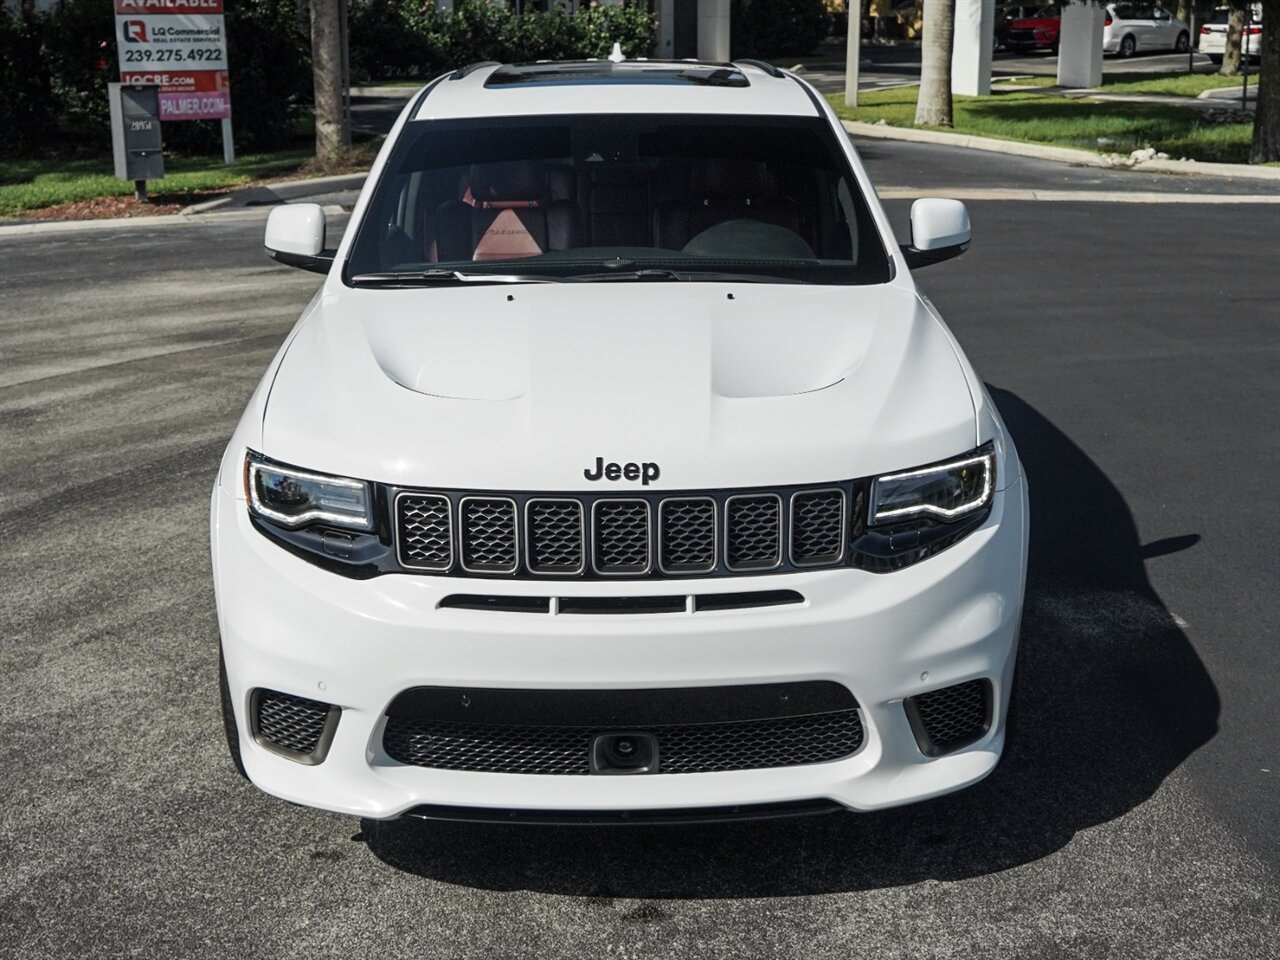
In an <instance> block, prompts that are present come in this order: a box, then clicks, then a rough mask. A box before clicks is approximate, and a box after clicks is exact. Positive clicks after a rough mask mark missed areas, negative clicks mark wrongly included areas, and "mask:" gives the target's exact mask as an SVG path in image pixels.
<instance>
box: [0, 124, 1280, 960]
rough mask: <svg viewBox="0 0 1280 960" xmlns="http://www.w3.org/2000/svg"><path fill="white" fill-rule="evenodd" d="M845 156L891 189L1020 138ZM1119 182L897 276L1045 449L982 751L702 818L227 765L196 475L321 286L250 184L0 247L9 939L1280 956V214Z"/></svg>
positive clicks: (184, 953)
mask: <svg viewBox="0 0 1280 960" xmlns="http://www.w3.org/2000/svg"><path fill="white" fill-rule="evenodd" d="M867 150H868V160H869V163H870V165H871V166H872V169H873V174H874V175H876V176H878V177H879V178H880V182H881V183H884V184H886V185H898V186H902V185H918V186H919V185H927V186H938V187H939V188H945V187H947V186H952V187H957V188H965V187H972V186H974V185H983V184H986V183H987V182H988V180H987V179H986V178H989V177H990V176H991V170H992V168H993V167H994V166H995V165H996V164H997V162H998V163H1000V164H1004V163H1006V162H1007V161H1009V160H1011V159H1012V158H1000V160H999V161H996V160H995V159H994V158H992V157H990V156H986V155H982V156H974V155H973V154H967V153H966V152H964V151H955V154H954V155H950V154H947V153H946V152H945V151H946V148H929V147H921V146H918V145H895V144H874V145H870V146H868V147H867ZM932 151H936V152H932ZM1034 163H1039V161H1035V162H1034ZM1009 170H1010V171H1013V172H1010V173H1008V174H1007V175H1008V176H1017V177H1025V178H1026V182H1027V183H1028V184H1035V183H1037V182H1038V181H1037V180H1036V177H1037V172H1036V169H1035V168H1034V167H1031V166H1025V167H1024V166H1020V165H1017V164H1015V165H1013V166H1010V167H1009ZM944 175H945V177H944ZM1075 175H1076V173H1075V172H1070V171H1066V170H1064V168H1061V167H1057V166H1056V165H1049V164H1046V165H1045V168H1044V170H1043V172H1042V179H1043V178H1045V177H1054V176H1066V177H1074V176H1075ZM1080 175H1081V176H1086V177H1094V176H1098V175H1100V173H1099V172H1098V171H1093V170H1089V171H1083V172H1080ZM1117 176H1123V177H1132V176H1134V175H1133V174H1124V173H1121V174H1117ZM1117 182H1120V183H1122V182H1123V181H1117ZM1090 189H1093V188H1092V187H1090ZM1143 189H1144V190H1145V189H1147V187H1145V186H1144V188H1143ZM1254 189H1256V185H1255V187H1254ZM939 192H943V193H945V190H942V189H940V191H939ZM336 199H339V200H340V199H342V198H341V197H338V198H336ZM1122 199H1123V198H1122V197H1121V196H1119V195H1118V196H1117V198H1116V200H1115V201H1114V202H1109V203H1099V202H1088V203H1083V202H1081V203H1076V202H1058V203H1023V202H990V201H981V200H979V201H973V202H970V204H969V207H970V211H971V214H972V219H973V224H974V235H975V240H974V245H973V248H972V249H971V251H970V252H969V253H968V254H966V255H965V256H964V257H962V258H960V259H958V260H955V261H951V262H948V263H945V264H940V265H937V266H934V267H931V268H928V269H926V270H923V271H921V272H920V274H919V279H920V281H921V283H922V285H923V287H924V288H925V290H926V292H927V293H928V294H929V295H930V296H931V298H932V299H933V300H934V302H935V303H936V304H937V306H938V307H939V309H940V310H941V311H942V313H943V315H944V316H946V317H947V318H948V321H949V322H950V324H951V325H952V327H953V329H954V330H955V331H956V334H957V336H958V337H959V339H960V340H961V342H962V344H963V345H964V347H965V349H966V351H967V352H968V354H969V356H970V357H971V358H972V360H973V361H974V364H975V366H976V367H977V369H978V371H979V373H980V374H981V375H982V376H983V377H984V378H985V379H986V380H987V381H988V383H989V384H990V385H991V388H992V390H993V394H994V396H995V399H996V402H997V404H998V405H999V407H1000V409H1001V411H1002V413H1003V414H1004V417H1005V419H1006V421H1007V422H1008V424H1009V427H1010V430H1011V431H1012V433H1013V436H1014V437H1015V439H1016V441H1017V443H1018V445H1019V448H1020V450H1021V452H1022V456H1023V459H1024V461H1025V463H1026V466H1027V470H1028V474H1029V479H1030V489H1031V496H1032V515H1033V533H1032V569H1031V575H1030V582H1029V584H1028V604H1027V613H1026V620H1025V623H1024V640H1023V642H1024V664H1023V667H1022V669H1023V671H1024V677H1025V680H1024V682H1025V684H1026V686H1025V688H1024V700H1023V704H1022V707H1021V714H1020V726H1019V736H1018V739H1017V741H1016V742H1015V744H1014V746H1013V747H1012V749H1011V750H1010V752H1009V754H1008V756H1007V758H1006V760H1005V762H1004V763H1003V764H1002V765H1001V767H1000V768H999V769H998V770H997V771H996V773H995V774H994V775H993V776H992V777H990V778H989V779H988V780H986V781H984V782H983V783H981V784H979V785H978V786H976V787H974V788H971V789H969V790H967V791H964V792H962V793H959V794H956V795H954V796H951V797H947V798H943V799H940V800H936V801H932V802H929V803H926V804H921V805H918V806H915V807H910V808H904V809H901V810H896V811H889V812H885V813H880V814H874V815H841V814H837V815H829V816H824V817H819V818H813V819H809V820H802V821H792V822H777V823H766V824H737V825H726V826H717V827H693V828H653V827H648V828H646V827H622V828H612V829H591V828H579V829H560V828H556V829H549V828H515V827H477V826H442V825H420V824H414V823H408V824H380V823H374V822H360V821H357V820H353V819H348V818H342V817H336V816H331V815H327V814H323V813H318V812H315V811H311V810H307V809H302V808H298V807H293V806H290V805H288V804H285V803H282V802H280V801H277V800H274V799H273V798H271V797H268V796H266V795H265V794H262V793H260V792H258V791H257V790H256V789H254V788H253V787H251V786H249V785H248V784H246V783H244V782H243V781H241V780H240V779H239V778H238V777H237V776H236V775H235V773H234V772H233V771H232V768H231V765H230V763H229V761H228V759H227V756H226V752H225V747H224V745H223V742H222V735H221V728H220V722H219V718H218V707H217V687H216V675H217V673H216V672H217V642H218V638H217V623H216V617H215V614H214V607H213V596H212V587H211V583H210V573H209V560H208V530H207V510H208V495H209V489H210V486H211V484H212V482H213V476H214V472H215V470H216V468H217V461H218V458H219V455H220V453H221V450H222V447H223V445H224V444H225V442H226V440H227V438H228V436H229V435H230V433H231V430H232V428H233V426H234V424H235V421H236V419H237V418H238V416H239V414H240V412H241V410H242V409H243V406H244V404H245V402H246V400H247V398H248V396H249V394H250V392H251V391H252V390H253V389H254V386H255V385H256V383H257V380H258V379H259V377H260V376H261V374H262V371H263V370H264V368H265V367H266V365H267V363H268V361H269V359H270V357H271V356H272V354H273V353H274V351H275V350H276V349H277V348H278V346H279V345H280V343H281V341H282V339H283V337H284V335H285V333H286V332H287V330H288V329H289V327H290V326H291V325H292V323H293V320H294V318H295V317H296V315H297V313H298V312H299V310H300V309H301V308H302V306H303V305H304V304H305V303H306V301H307V300H308V298H309V297H310V296H311V295H312V294H313V293H314V291H315V290H316V288H317V286H318V283H319V280H318V278H316V277H314V276H313V275H311V274H307V273H303V272H300V271H296V270H290V269H288V268H285V267H281V266H278V265H274V264H272V263H271V262H269V261H268V260H266V258H265V257H264V256H263V255H262V250H261V230H262V226H263V218H262V217H258V216H254V215H247V216H235V217H225V218H223V219H217V218H216V217H206V218H203V219H201V220H196V221H193V222H191V223H189V224H181V225H177V226H165V227H163V228H162V227H158V226H157V227H151V226H147V225H139V224H129V225H124V226H121V227H120V228H119V229H118V230H117V229H110V228H109V229H106V230H94V231H83V232H81V231H76V230H64V231H56V232H42V233H33V234H30V235H25V236H15V235H5V236H0V356H2V357H3V364H2V365H0V449H3V451H4V454H3V458H0V533H2V534H3V542H4V544H5V546H6V548H7V549H6V550H5V551H4V552H3V554H2V555H0V582H2V583H3V585H4V588H3V592H2V594H0V623H2V624H3V631H0V675H2V676H3V677H4V678H5V682H4V684H3V685H0V765H2V768H3V769H4V770H5V771H6V774H7V775H6V776H5V778H4V779H3V781H0V809H2V810H3V811H4V815H3V820H2V824H3V826H2V830H0V867H2V869H0V956H6V957H8V956H12V957H23V958H26V957H33V958H34V957H41V958H43V957H59V958H62V957H95V958H99V957H118V956H119V957H123V956H146V957H150V956H174V957H210V958H214V957H216V958H222V957H237V958H241V957H244V958H250V957H272V958H275V957H279V956H281V955H296V956H304V957H309V958H310V957H414V958H421V957H432V958H455V957H457V958H461V957H486V958H488V957H494V958H507V957H527V956H538V957H548V958H551V957H591V958H602V957H646V958H647V957H655V958H657V957H664V958H665V957H677V956H691V957H695V956H696V957H717V958H718V957H724V958H735V960H736V958H756V957H759V958H775V957H804V958H827V957H830V958H840V960H847V958H856V957H863V956H865V957H877V958H886V957H887V958H897V957H901V958H908V957H909V958H924V957H939V958H941V957H947V958H951V957H965V958H969V957H973V958H986V957H993V956H999V957H1017V958H1024V957H1025V958H1059V957H1061V958H1066V957H1098V958H1112V957H1124V958H1148V957H1150V958H1157V957H1160V958H1164V957H1174V958H1212V960H1222V958H1231V960H1237V958H1270V957H1274V956H1275V955H1276V952H1275V943H1276V940H1275V929H1276V927H1277V920H1278V919H1280V918H1278V917H1277V904H1280V829H1278V827H1277V822H1276V820H1277V818H1276V812H1277V810H1280V780H1278V778H1280V755H1278V750H1277V746H1276V743H1277V737H1276V732H1277V731H1278V730H1280V700H1278V699H1277V697H1276V696H1275V685H1276V682H1277V679H1278V678H1280V642H1277V641H1278V640H1280V638H1278V637H1277V630H1276V621H1277V616H1276V614H1277V611H1276V601H1275V592H1274V585H1275V583H1276V582H1277V580H1278V579H1280V569H1278V568H1280V551H1277V550H1276V548H1275V544H1276V542H1277V539H1280V529H1278V528H1280V520H1278V519H1277V515H1276V511H1275V510H1274V509H1273V508H1272V506H1271V505H1273V504H1274V501H1275V493H1274V477H1275V476H1276V475H1277V472H1280V453H1278V451H1277V446H1276V443H1275V424H1276V423H1277V422H1278V421H1280V377H1277V360H1278V359H1280V357H1278V353H1280V349H1278V348H1280V337H1277V322H1278V319H1280V315H1278V314H1277V309H1276V304H1277V302H1280V276H1278V273H1277V270H1276V266H1277V262H1278V258H1280V251H1278V250H1277V237H1280V207H1277V206H1262V205H1243V206H1231V205H1223V206H1214V205H1207V206H1196V207H1188V206H1183V205H1174V204H1169V205H1161V204H1130V203H1124V202H1122ZM888 206H889V209H890V213H891V216H892V218H893V219H894V222H895V224H896V225H897V226H898V229H899V231H900V236H905V223H906V216H907V211H908V209H909V204H908V203H906V202H903V201H890V202H889V204H888ZM341 226H342V224H341V220H339V221H338V223H337V224H336V228H335V230H334V233H333V235H334V236H336V233H337V231H338V230H340V229H341ZM785 322H786V321H785V319H784V318H782V319H780V320H779V323H780V324H785Z"/></svg>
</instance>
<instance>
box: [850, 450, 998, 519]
mask: <svg viewBox="0 0 1280 960" xmlns="http://www.w3.org/2000/svg"><path fill="white" fill-rule="evenodd" d="M995 471H996V461H995V452H994V449H993V447H992V445H991V444H990V443H987V444H985V445H983V446H982V447H979V448H978V449H977V450H976V451H974V452H973V453H971V454H967V455H966V456H963V457H959V458H957V459H955V460H948V461H945V462H943V463H937V464H933V465H931V466H928V467H921V468H919V469H918V470H907V471H905V472H903V473H888V474H885V475H884V476H880V477H876V479H875V481H874V482H873V483H872V484H871V509H870V523H871V525H872V526H876V525H878V524H889V523H902V522H903V521H909V520H913V519H927V520H941V521H944V522H947V523H949V522H951V521H953V520H959V519H961V518H963V517H967V516H970V515H971V514H974V513H976V512H978V511H979V510H981V509H983V508H984V507H985V506H986V505H987V504H989V503H990V502H991V493H992V491H993V490H994V489H995Z"/></svg>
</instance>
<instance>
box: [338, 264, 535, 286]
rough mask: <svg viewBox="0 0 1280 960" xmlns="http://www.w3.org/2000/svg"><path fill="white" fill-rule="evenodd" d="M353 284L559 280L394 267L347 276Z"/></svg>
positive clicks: (439, 283)
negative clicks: (394, 268)
mask: <svg viewBox="0 0 1280 960" xmlns="http://www.w3.org/2000/svg"><path fill="white" fill-rule="evenodd" d="M351 282H352V283H353V284H354V285H355V286H357V287H429V286H436V285H443V284H450V283H559V282H560V279H559V278H558V277H547V276H541V275H538V274H525V273H463V272H462V271H461V270H444V269H441V268H432V269H430V270H395V271H390V272H386V273H360V274H357V275H356V276H354V277H352V278H351Z"/></svg>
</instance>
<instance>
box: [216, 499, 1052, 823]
mask: <svg viewBox="0 0 1280 960" xmlns="http://www.w3.org/2000/svg"><path fill="white" fill-rule="evenodd" d="M1026 540H1027V508H1026V499H1025V486H1024V484H1023V482H1022V481H1021V480H1019V481H1016V482H1015V483H1013V484H1012V485H1011V486H1009V487H1008V488H1006V489H1005V490H1004V491H1001V492H998V493H997V494H996V496H995V501H994V504H993V507H992V511H991V515H990V516H989V517H988V519H987V520H986V522H985V523H984V524H983V526H982V527H980V528H979V529H978V530H976V531H975V532H974V533H972V534H971V535H969V536H968V537H966V538H965V539H964V540H962V541H960V542H959V543H957V544H956V545H954V546H952V547H950V548H949V549H947V550H944V551H943V552H942V553H940V554H938V555H936V556H934V557H931V558H929V559H927V560H925V561H922V562H920V563H917V564H916V565H914V566H912V567H908V568H906V569H904V570H900V571H897V572H895V573H891V574H873V573H867V572H863V571H859V570H854V569H837V570H823V571H814V572H808V573H796V574H785V575H772V576H761V577H741V578H736V579H735V580H734V581H733V583H732V588H733V589H741V590H743V591H752V590H778V589H793V590H797V591H799V592H800V593H801V594H802V595H803V596H804V598H805V602H804V603H802V604H795V605H789V606H780V607H771V608H761V609H746V610H724V611H717V612H703V613H698V614H687V613H663V614H638V615H631V616H619V615H576V616H564V615H549V614H526V613H506V612H496V611H490V610H481V611H477V610H461V609H439V608H438V606H437V605H438V603H439V601H440V599H441V598H442V597H444V596H445V595H446V594H450V593H457V592H465V591H467V590H468V589H470V588H471V584H469V582H468V581H465V580H459V579H457V578H447V577H433V576H417V575H386V576H381V577H377V578H374V579H372V580H365V581H357V580H349V579H346V578H343V577H341V576H337V575H335V574H332V573H328V572H326V571H324V570H322V569H320V568H318V567H316V566H313V565H312V564H310V563H308V562H306V561H304V560H302V559H299V558H298V557H295V556H293V555H291V554H289V553H287V552H286V551H284V550H282V549H281V548H280V547H279V546H277V545H276V544H275V543H273V542H272V541H270V540H268V539H267V538H266V537H264V536H263V535H262V534H260V533H258V532H257V531H256V530H254V529H253V527H252V525H251V524H250V522H249V518H248V514H247V511H246V510H245V508H244V503H243V502H242V501H240V500H237V499H235V498H234V497H233V496H232V495H230V494H229V493H228V492H227V491H225V490H224V489H222V488H221V487H215V490H214V496H213V504H212V542H213V561H214V563H213V566H214V579H215V589H216V594H217V602H218V618H219V625H220V628H221V632H222V646H223V653H224V656H225V659H226V666H227V675H228V679H229V684H230V690H231V697H232V703H233V705H234V709H235V712H236V719H237V722H238V725H239V729H240V738H241V742H240V749H241V756H242V759H243V763H244V766H245V770H246V772H247V773H248V774H249V776H250V778H251V779H252V780H253V782H254V783H255V784H257V785H258V786H259V787H261V788H262V789H263V790H265V791H267V792H268V793H271V794H274V795H275V796H278V797H282V798H284V799H286V800H290V801H293V802H296V803H301V804H306V805H308V806H314V807H320V808H323V809H326V810H332V811H336V812H340V813H346V814H352V815H357V816H364V817H372V818H390V817H396V816H400V815H402V814H404V813H406V812H408V811H410V810H412V809H414V808H416V807H419V806H423V805H431V806H442V807H466V808H483V809H503V808H506V809H517V810H525V811H538V810H575V811H617V810H633V811H646V810H649V811H657V810H670V809H673V808H715V807H728V806H739V805H747V804H786V803H793V802H797V801H811V800H821V799H828V800H834V801H835V802H837V803H840V804H842V805H843V806H845V807H849V808H852V809H856V810H874V809H878V808H883V807H890V806H896V805H899V804H903V803H910V802H913V801H917V800H923V799H926V798H928V797H933V796H937V795H940V794H944V793H948V792H951V791H953V790H957V789H960V788H961V787H964V786H967V785H969V784H971V783H974V782H976V781H978V780H980V779H982V778H983V777H984V776H986V775H987V774H988V773H990V772H991V770H992V769H994V767H995V765H996V763H997V762H998V760H999V757H1000V752H1001V749H1002V746H1003V742H1004V715H1005V710H1006V707H1007V703H1008V695H1009V689H1010V684H1011V682H1012V679H1013V663H1014V654H1015V651H1016V647H1017V642H1018V625H1019V621H1020V617H1021V606H1022V592H1023V583H1024V576H1025V569H1026ZM549 586H550V585H549V584H545V583H544V584H530V583H528V582H515V581H497V580H487V581H485V582H484V589H485V590H486V592H489V593H503V594H510V595H525V594H532V593H547V592H549V591H548V589H547V588H548V587H549ZM727 586H729V585H727V584H726V583H725V581H724V580H719V581H716V582H714V584H709V583H707V582H705V581H698V580H696V579H695V580H687V581H683V582H679V581H656V582H644V583H640V582H630V583H627V584H620V583H608V582H605V583H601V582H592V583H567V582H560V583H556V584H555V589H554V592H556V593H558V594H560V595H562V596H584V597H587V596H590V597H598V596H618V595H622V594H626V595H629V596H638V595H646V594H653V595H669V594H671V593H673V592H680V593H698V592H701V591H712V590H714V591H716V592H723V591H724V590H725V589H726V587H727ZM977 678H984V679H986V680H988V681H990V683H991V684H992V689H993V697H994V710H993V718H992V723H991V726H990V729H989V730H988V731H987V732H986V734H985V735H984V736H983V737H982V738H981V739H980V740H978V741H977V742H975V743H973V744H971V745H970V746H968V747H965V748H962V749H960V750H958V751H956V752H954V753H951V754H948V755H946V756H942V757H938V758H936V759H931V758H929V757H926V756H925V755H924V754H923V753H922V752H921V750H920V748H919V746H918V744H917V741H916V738H915V736H914V735H913V733H912V730H911V726H910V724H909V722H908V719H907V716H906V712H905V711H904V709H903V703H902V701H903V700H904V698H907V697H910V696H913V695H917V694H921V693H925V692H928V691H930V690H936V689H939V688H941V687H946V686H949V685H952V684H956V683H961V682H963V681H967V680H972V679H977ZM805 680H833V681H836V682H838V683H841V684H843V685H844V686H846V687H847V688H848V689H849V690H850V691H851V692H852V693H853V695H854V697H855V698H856V699H857V701H858V704H859V707H860V711H861V719H862V724H863V728H864V730H865V736H864V739H863V743H862V746H861V748H860V749H859V750H858V752H857V753H855V754H854V755H852V756H849V757H847V758H845V759H842V760H837V761H832V762H827V763H818V764H810V765H805V766H792V767H783V768H775V769H762V770H741V771H731V772H717V773H690V774H679V775H662V774H657V775H634V776H537V775H527V774H495V773H474V772H463V771H449V770H437V769H426V768H421V767H415V766H407V765H402V764H399V763H396V762H395V761H393V760H391V759H390V758H389V757H388V756H387V755H386V753H385V752H384V751H383V749H382V729H383V726H384V724H385V711H386V709H387V706H388V704H390V703H391V701H392V700H393V699H394V698H395V697H396V695H397V694H399V693H400V692H401V691H403V690H405V689H407V688H410V687H416V686H458V687H473V688H474V687H499V688H521V689H546V690H556V689H560V690H574V689H597V690H599V689H605V690H607V689H643V688H657V687H697V686H716V685H722V684H757V683H773V682H799V681H805ZM256 688H268V689H271V690H278V691H282V692H284V693H289V694H294V695H296V696H301V697H307V698H312V699H318V700H323V701H325V702H328V703H332V704H336V705H338V706H339V707H341V710H342V713H341V719H340V721H339V722H338V724H337V727H336V730H335V731H334V736H333V739H332V743H331V744H330V745H329V748H328V751H327V754H326V756H325V759H324V761H323V762H322V763H318V764H314V765H304V764H300V763H297V762H295V761H294V760H291V759H288V758H285V757H282V756H279V755H278V754H276V753H273V752H270V751H268V750H267V749H265V748H264V747H262V746H260V745H259V744H258V743H257V742H256V741H255V740H254V739H253V738H252V737H251V736H250V735H249V730H250V724H249V717H248V710H249V702H250V697H251V694H252V691H253V690H254V689H256Z"/></svg>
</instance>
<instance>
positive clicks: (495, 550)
mask: <svg viewBox="0 0 1280 960" xmlns="http://www.w3.org/2000/svg"><path fill="white" fill-rule="evenodd" d="M461 534H462V535H461V540H462V565H463V566H464V567H466V568H467V569H468V570H477V571H480V572H483V573H514V572H515V569H516V552H517V551H516V505H515V503H514V501H511V500H508V499H506V498H505V497H467V498H466V499H464V500H463V501H462V531H461Z"/></svg>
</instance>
